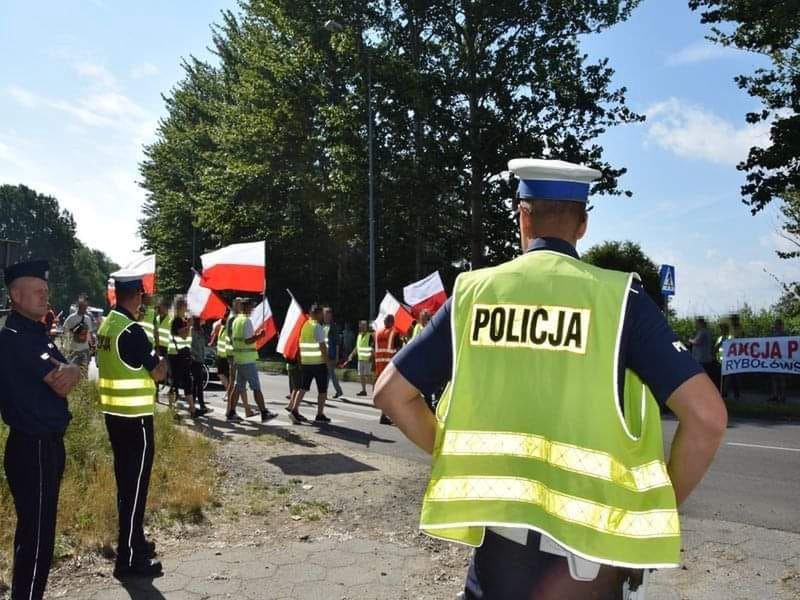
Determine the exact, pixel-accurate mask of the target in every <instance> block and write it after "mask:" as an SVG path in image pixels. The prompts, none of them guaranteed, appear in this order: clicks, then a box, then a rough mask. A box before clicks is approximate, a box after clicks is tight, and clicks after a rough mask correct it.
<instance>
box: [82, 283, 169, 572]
mask: <svg viewBox="0 0 800 600" xmlns="http://www.w3.org/2000/svg"><path fill="white" fill-rule="evenodd" d="M114 289H115V292H116V296H117V303H116V305H115V306H114V308H113V309H112V310H111V311H110V312H109V313H108V316H107V317H106V318H105V319H104V320H103V323H102V325H100V329H99V331H98V333H97V358H98V367H99V378H98V389H99V392H100V410H101V411H102V412H103V414H104V417H105V423H106V430H107V431H108V438H109V440H110V441H111V450H112V452H113V454H114V476H115V479H116V483H117V513H118V518H119V521H118V537H117V558H116V563H115V565H114V577H116V578H118V579H126V578H129V577H139V576H142V577H155V576H158V575H160V574H161V572H162V569H161V563H160V562H158V561H155V560H153V555H154V552H155V544H153V543H152V542H150V541H148V540H147V539H146V538H145V535H144V511H145V506H146V505H147V493H148V488H149V486H150V472H151V470H152V467H153V458H154V456H155V446H154V436H153V413H154V410H155V391H156V382H158V381H161V380H163V379H164V377H165V376H166V374H167V362H166V360H165V359H164V358H162V357H159V356H158V354H157V353H156V351H155V349H154V348H153V346H152V345H151V344H150V341H149V340H148V339H147V334H146V333H145V331H144V329H143V328H142V326H141V325H140V324H139V323H138V322H137V320H136V319H135V314H136V311H137V310H138V308H139V306H141V303H142V293H143V291H144V290H143V289H142V280H141V276H139V275H131V276H125V275H117V276H116V277H114Z"/></svg>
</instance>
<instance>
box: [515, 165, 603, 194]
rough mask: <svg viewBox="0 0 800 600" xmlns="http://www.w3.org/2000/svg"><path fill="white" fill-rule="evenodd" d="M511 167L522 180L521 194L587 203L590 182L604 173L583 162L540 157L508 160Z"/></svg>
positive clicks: (519, 188) (519, 189)
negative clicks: (580, 163) (577, 162)
mask: <svg viewBox="0 0 800 600" xmlns="http://www.w3.org/2000/svg"><path fill="white" fill-rule="evenodd" d="M508 170H509V171H511V172H512V173H514V175H516V176H517V177H518V178H519V180H520V182H519V186H518V187H517V195H518V196H519V197H520V198H535V199H537V200H565V201H571V202H584V203H585V202H587V201H588V199H589V184H590V183H591V182H592V181H595V180H597V179H599V178H600V175H601V173H600V171H598V170H597V169H590V168H589V167H584V166H583V165H577V164H575V163H570V162H566V161H563V160H545V159H541V158H515V159H513V160H510V161H508Z"/></svg>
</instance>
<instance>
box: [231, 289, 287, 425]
mask: <svg viewBox="0 0 800 600" xmlns="http://www.w3.org/2000/svg"><path fill="white" fill-rule="evenodd" d="M240 307H241V314H239V315H238V316H237V317H236V319H234V321H233V328H232V329H233V337H232V342H233V358H234V361H235V363H236V383H235V384H234V386H235V388H236V392H237V394H240V395H241V396H242V397H243V399H244V404H245V409H247V386H248V385H249V386H250V389H251V390H253V396H254V397H255V401H256V406H258V409H259V411H260V413H261V422H262V423H265V422H266V421H269V420H270V419H274V418H275V417H277V416H278V415H276V414H275V413H274V412H272V411H269V410H267V407H266V405H265V404H264V394H263V393H262V392H261V380H260V379H259V376H258V365H256V362H257V361H258V350H257V349H256V342H257V341H258V340H260V339H261V338H263V337H264V335H266V334H265V333H264V331H263V330H260V331H258V332H257V333H256V332H255V331H254V329H253V323H252V322H251V321H250V312H251V311H252V310H253V303H252V301H251V300H249V299H245V300H242V301H241V303H240ZM248 416H250V415H248Z"/></svg>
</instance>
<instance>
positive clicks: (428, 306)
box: [403, 271, 447, 319]
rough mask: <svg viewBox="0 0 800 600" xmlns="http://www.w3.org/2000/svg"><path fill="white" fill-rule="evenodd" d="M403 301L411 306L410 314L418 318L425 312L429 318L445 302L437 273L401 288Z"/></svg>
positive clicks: (444, 293) (444, 294)
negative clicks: (429, 314) (428, 313)
mask: <svg viewBox="0 0 800 600" xmlns="http://www.w3.org/2000/svg"><path fill="white" fill-rule="evenodd" d="M403 299H404V300H405V301H406V304H408V305H409V306H411V313H412V314H413V315H414V317H415V318H417V319H418V318H419V313H421V312H422V311H423V310H427V311H428V312H430V313H431V316H433V314H434V313H435V312H436V311H437V310H439V308H441V307H442V305H443V304H444V303H445V302H446V301H447V292H445V291H444V284H443V283H442V278H441V277H440V276H439V271H436V272H435V273H431V274H430V275H428V276H427V277H426V278H425V279H420V280H419V281H417V282H416V283H412V284H411V285H407V286H406V287H404V288H403Z"/></svg>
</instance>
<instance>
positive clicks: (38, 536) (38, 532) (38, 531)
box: [28, 440, 44, 600]
mask: <svg viewBox="0 0 800 600" xmlns="http://www.w3.org/2000/svg"><path fill="white" fill-rule="evenodd" d="M43 487H44V482H43V475H42V440H39V522H38V524H37V525H36V554H35V556H34V558H33V575H32V576H31V589H30V594H29V595H28V600H32V599H33V586H34V585H35V584H36V571H37V568H38V566H39V545H40V542H41V538H42V495H43V494H42V488H43Z"/></svg>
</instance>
